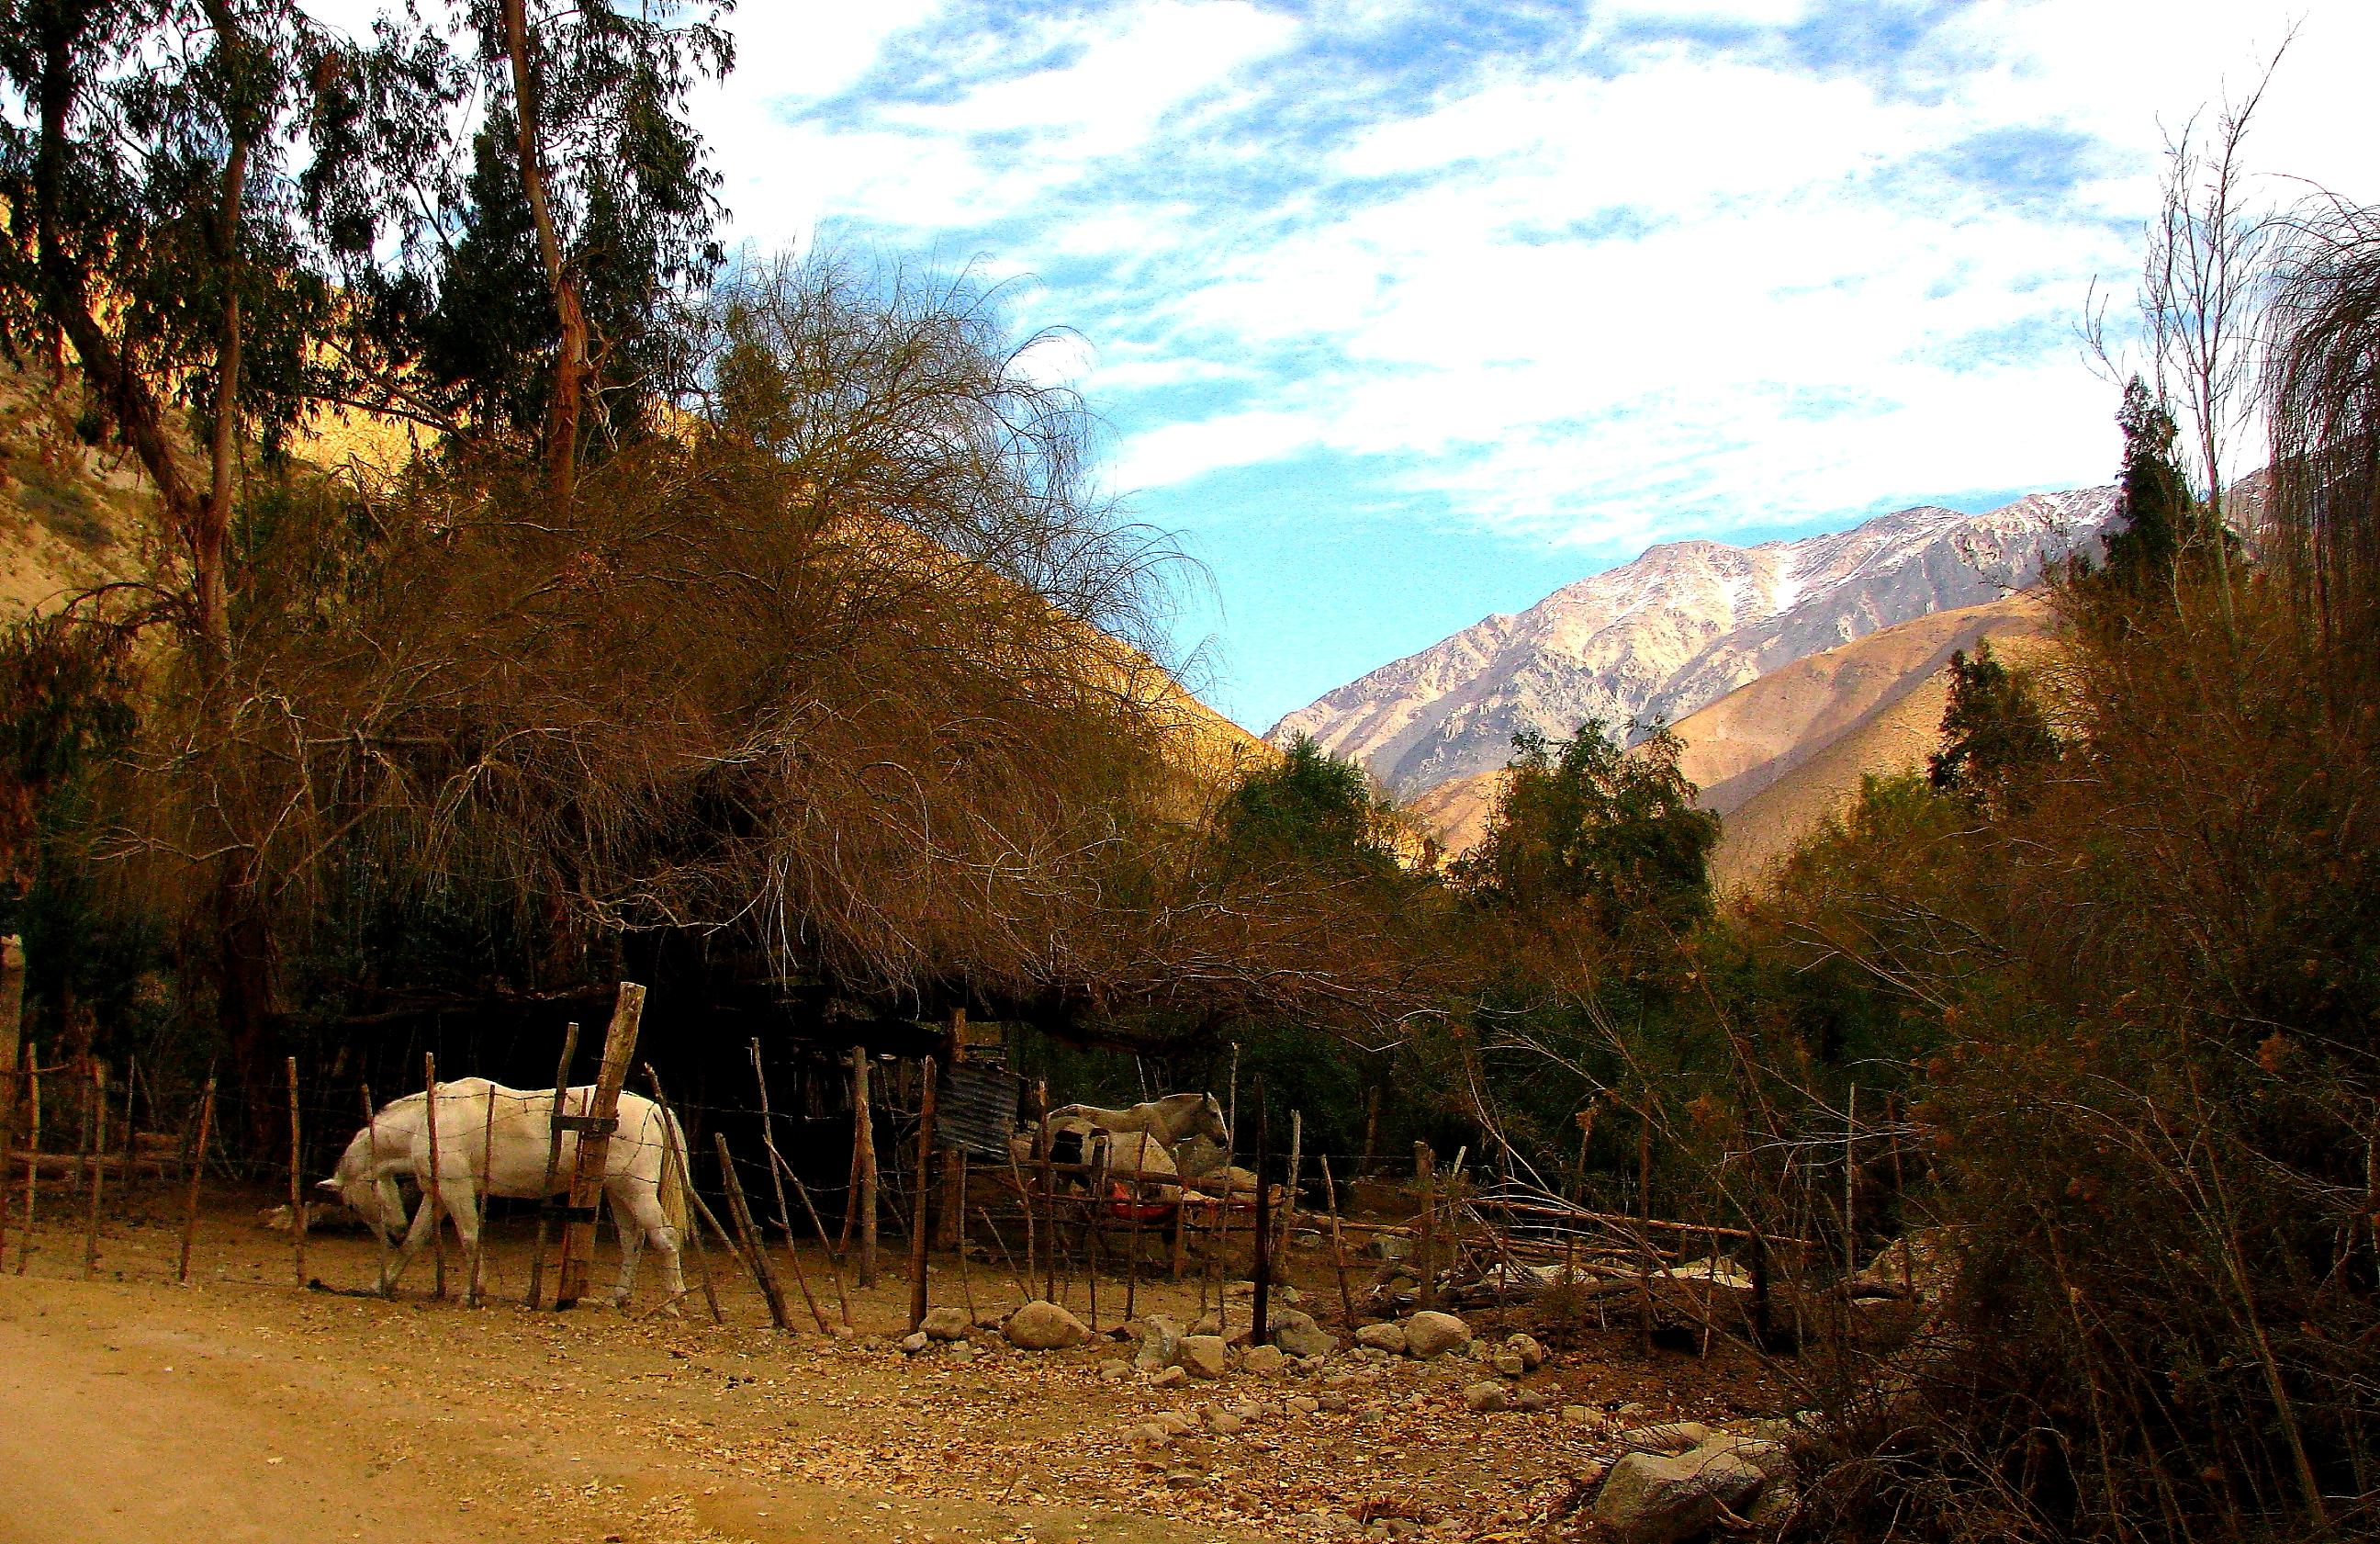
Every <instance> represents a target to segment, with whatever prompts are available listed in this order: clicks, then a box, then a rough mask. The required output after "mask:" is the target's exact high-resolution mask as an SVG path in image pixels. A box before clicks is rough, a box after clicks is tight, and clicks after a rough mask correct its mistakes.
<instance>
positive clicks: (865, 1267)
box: [851, 1045, 876, 1292]
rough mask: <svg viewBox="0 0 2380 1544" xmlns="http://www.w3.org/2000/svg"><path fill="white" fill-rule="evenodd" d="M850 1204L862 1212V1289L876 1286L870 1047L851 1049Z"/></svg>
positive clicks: (874, 1168) (874, 1163) (874, 1166)
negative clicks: (869, 1073) (869, 1094)
mask: <svg viewBox="0 0 2380 1544" xmlns="http://www.w3.org/2000/svg"><path fill="white" fill-rule="evenodd" d="M851 1168H852V1175H853V1179H852V1198H851V1204H852V1205H853V1206H856V1207H857V1208H858V1209H859V1289H860V1290H861V1291H862V1292H865V1291H867V1290H868V1288H869V1287H872V1286H874V1285H875V1284H876V1117H875V1115H874V1113H873V1112H871V1110H870V1109H869V1106H868V1048H867V1047H866V1046H864V1045H855V1046H853V1047H852V1048H851Z"/></svg>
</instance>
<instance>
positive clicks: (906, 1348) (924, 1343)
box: [901, 1330, 933, 1356]
mask: <svg viewBox="0 0 2380 1544" xmlns="http://www.w3.org/2000/svg"><path fill="white" fill-rule="evenodd" d="M931 1344H933V1342H932V1341H931V1340H929V1339H928V1338H927V1336H926V1331H923V1330H913V1331H910V1332H909V1333H907V1334H905V1335H904V1336H902V1337H901V1355H902V1356H916V1355H917V1353H918V1352H920V1351H923V1350H925V1349H926V1347H928V1346H929V1345H931Z"/></svg>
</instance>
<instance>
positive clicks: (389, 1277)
mask: <svg viewBox="0 0 2380 1544" xmlns="http://www.w3.org/2000/svg"><path fill="white" fill-rule="evenodd" d="M437 1226H438V1209H437V1208H436V1207H434V1206H432V1205H431V1202H430V1194H429V1192H428V1191H427V1190H425V1191H423V1192H422V1196H421V1204H420V1205H419V1206H418V1207H415V1208H414V1209H413V1225H412V1226H410V1227H408V1228H407V1229H406V1230H405V1242H404V1243H403V1244H400V1245H398V1246H397V1249H396V1256H395V1258H393V1259H391V1260H390V1261H389V1262H388V1263H387V1264H386V1265H384V1266H383V1267H382V1268H381V1277H380V1295H382V1296H383V1297H390V1296H394V1295H395V1293H396V1283H398V1282H399V1281H401V1280H403V1279H404V1276H405V1270H406V1267H407V1266H409V1265H411V1264H412V1263H413V1257H414V1256H416V1255H418V1254H419V1253H420V1252H421V1246H423V1245H425V1244H427V1243H429V1242H430V1235H431V1233H432V1232H434V1231H435V1230H436V1229H437Z"/></svg>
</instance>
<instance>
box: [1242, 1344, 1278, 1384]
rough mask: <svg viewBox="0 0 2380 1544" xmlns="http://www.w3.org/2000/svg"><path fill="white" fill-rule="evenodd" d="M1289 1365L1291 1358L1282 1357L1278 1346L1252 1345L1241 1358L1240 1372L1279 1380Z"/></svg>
mask: <svg viewBox="0 0 2380 1544" xmlns="http://www.w3.org/2000/svg"><path fill="white" fill-rule="evenodd" d="M1288 1365H1289V1358H1288V1357H1287V1356H1283V1355H1281V1347H1280V1346H1278V1345H1252V1346H1250V1347H1248V1348H1247V1350H1246V1351H1245V1352H1244V1353H1242V1354H1241V1356H1240V1370H1241V1371H1243V1372H1253V1373H1255V1374H1256V1375H1257V1377H1259V1378H1277V1377H1279V1376H1280V1375H1281V1368H1284V1367H1287V1366H1288Z"/></svg>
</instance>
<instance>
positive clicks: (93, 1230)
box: [82, 1059, 107, 1281]
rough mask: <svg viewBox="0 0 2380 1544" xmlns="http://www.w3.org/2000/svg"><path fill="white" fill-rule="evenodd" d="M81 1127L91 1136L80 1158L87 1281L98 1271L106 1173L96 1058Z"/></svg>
mask: <svg viewBox="0 0 2380 1544" xmlns="http://www.w3.org/2000/svg"><path fill="white" fill-rule="evenodd" d="M83 1129H84V1131H86V1132H87V1133H89V1134H90V1137H91V1141H90V1142H89V1144H88V1145H87V1146H86V1147H85V1148H84V1149H83V1159H84V1161H85V1162H87V1163H89V1164H90V1165H91V1212H90V1215H89V1216H88V1217H87V1218H86V1219H85V1221H84V1222H83V1230H82V1274H83V1279H84V1280H85V1281H89V1280H90V1279H91V1276H92V1275H93V1274H94V1273H95V1272H96V1271H97V1270H99V1193H100V1190H101V1187H102V1186H103V1185H105V1184H106V1175H107V1069H106V1068H105V1067H104V1066H103V1065H101V1064H100V1063H99V1062H98V1061H97V1060H96V1059H93V1061H92V1062H91V1111H90V1119H89V1120H88V1121H86V1122H85V1123H84V1125H83Z"/></svg>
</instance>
